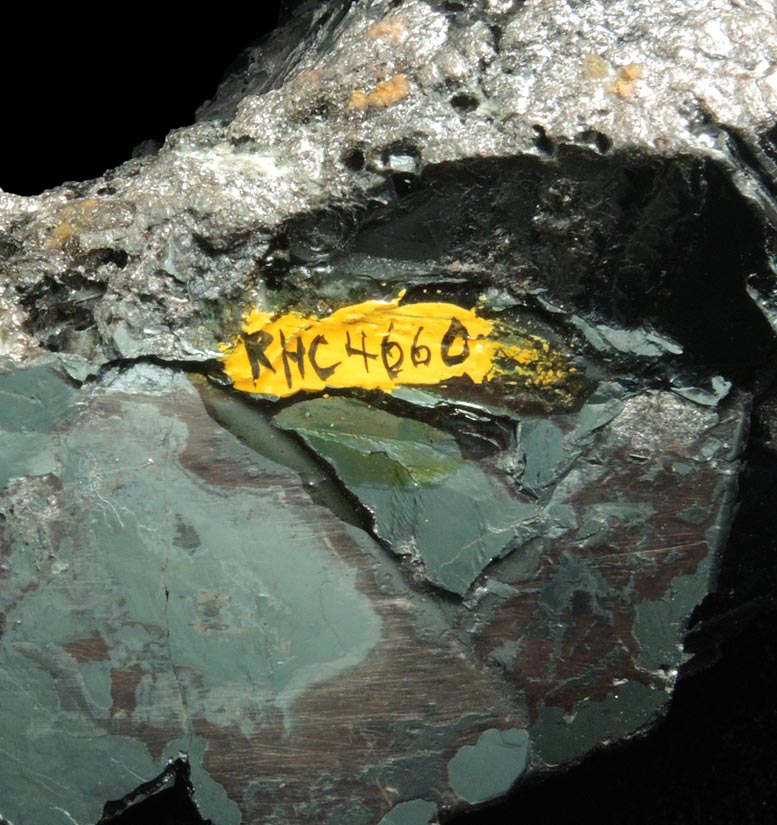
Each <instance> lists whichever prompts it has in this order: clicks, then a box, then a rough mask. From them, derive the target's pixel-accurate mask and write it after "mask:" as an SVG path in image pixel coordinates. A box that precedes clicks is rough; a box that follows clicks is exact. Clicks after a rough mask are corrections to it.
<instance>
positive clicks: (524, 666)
mask: <svg viewBox="0 0 777 825" xmlns="http://www.w3.org/2000/svg"><path fill="white" fill-rule="evenodd" d="M718 482H719V477H718V476H717V475H716V474H715V473H714V472H712V471H711V470H709V469H708V468H706V467H700V468H698V470H697V471H696V473H694V475H693V480H692V483H688V481H687V480H686V479H680V478H679V477H678V476H676V475H675V474H674V473H671V472H668V471H667V472H663V473H661V474H660V475H659V477H658V478H654V479H648V478H645V477H644V473H643V470H642V468H641V467H640V466H639V465H635V464H633V463H631V462H630V461H629V460H628V457H626V456H624V455H618V456H617V457H615V458H614V460H613V461H612V462H611V464H610V467H609V472H608V476H607V481H606V485H607V486H611V487H612V488H613V489H617V490H619V491H621V498H622V500H624V501H633V502H647V503H650V504H652V505H653V506H654V507H655V508H656V510H657V512H656V513H654V514H653V516H651V523H652V524H653V525H655V527H654V530H653V531H652V532H653V534H652V537H651V538H650V539H649V540H648V541H645V526H644V524H642V525H638V524H631V525H630V524H621V525H619V526H618V528H617V529H613V530H612V531H611V532H610V533H609V534H608V537H607V541H606V542H602V543H600V544H593V545H588V544H586V545H585V546H583V545H582V544H580V543H576V542H575V540H574V539H575V537H574V534H572V535H570V536H568V537H564V538H562V539H560V540H557V541H556V542H555V543H554V544H553V545H552V546H550V547H549V549H548V551H547V553H546V564H545V565H543V567H542V568H541V569H540V570H539V571H537V573H536V574H535V575H534V576H533V577H532V579H531V580H529V581H522V582H520V583H516V584H514V587H516V589H517V590H518V591H519V592H518V594H517V595H516V596H515V597H513V598H511V599H509V600H507V601H505V602H504V603H503V604H502V605H500V607H499V609H498V610H497V612H496V614H495V616H494V618H493V619H492V621H491V622H490V623H488V624H486V625H484V626H483V627H482V629H481V630H480V632H479V633H478V634H477V637H476V647H477V649H478V651H479V653H480V656H481V657H482V658H483V659H484V660H488V657H489V655H490V653H491V652H492V651H493V650H494V649H495V648H497V647H498V646H499V645H500V644H502V643H503V642H505V641H518V642H519V644H520V655H519V657H518V658H517V659H516V662H515V665H514V667H513V668H512V670H511V671H510V672H508V673H507V674H506V676H507V678H508V679H509V680H510V681H511V682H512V683H513V684H514V686H515V687H516V688H518V689H519V690H521V691H523V692H524V694H525V695H526V698H527V701H528V704H529V712H530V715H531V718H532V720H535V719H536V717H537V714H538V713H539V710H540V709H541V707H542V706H543V705H557V706H561V707H563V708H565V709H566V710H571V709H572V708H573V707H574V706H575V705H576V704H577V703H578V702H579V701H581V700H582V699H583V698H585V697H587V698H589V699H590V700H592V701H601V700H603V699H605V698H606V697H607V696H608V695H610V694H611V693H612V674H613V672H617V673H619V674H620V676H621V678H624V679H628V680H631V681H638V682H642V683H645V684H647V683H652V682H655V681H656V679H655V677H654V676H652V675H651V674H649V673H646V672H645V671H642V670H640V669H639V668H638V667H637V665H636V662H637V661H638V657H639V654H640V649H639V643H638V641H637V639H636V638H635V636H634V630H633V628H634V623H635V621H636V616H637V612H636V611H637V605H638V604H639V603H640V602H643V601H656V600H659V599H661V598H666V597H667V596H668V593H669V589H670V587H671V584H672V582H673V581H674V579H675V578H677V577H678V576H683V575H691V574H693V573H694V572H695V571H696V570H697V568H698V565H699V564H700V563H701V562H702V561H703V560H704V559H705V558H706V556H707V555H708V554H709V553H710V552H712V551H711V549H710V548H709V547H708V545H707V543H706V540H705V531H706V530H707V529H708V528H709V527H710V526H711V525H712V523H713V520H714V516H713V515H710V516H709V517H708V518H707V520H706V521H704V522H703V523H702V524H699V525H694V526H693V527H691V526H689V525H688V524H686V523H684V522H682V521H681V520H680V519H679V518H678V517H677V513H678V512H680V511H682V510H683V509H684V508H686V507H688V506H691V505H694V504H695V505H701V506H704V507H705V508H707V507H708V506H709V502H710V501H711V500H712V499H713V496H714V492H715V488H716V486H717V484H718ZM601 500H602V494H601V489H599V488H598V487H596V486H593V487H589V488H585V489H582V490H581V491H579V493H578V494H577V496H575V497H574V499H573V501H572V502H570V503H573V504H574V507H575V510H576V511H577V512H583V511H584V510H585V508H586V507H588V506H593V505H596V504H597V503H601ZM562 554H568V555H569V556H571V557H573V558H576V559H578V560H580V562H581V563H583V564H585V565H586V566H587V567H588V568H589V569H593V570H596V571H597V572H598V573H599V574H601V575H602V576H603V578H604V579H605V581H606V582H607V585H608V587H607V594H606V595H603V596H601V597H598V603H597V604H595V605H585V606H584V607H583V609H581V610H579V611H575V610H573V603H572V601H570V603H569V604H568V605H566V607H565V609H564V614H563V620H562V624H561V625H559V617H558V616H557V615H555V614H553V613H551V612H550V611H548V610H547V609H546V608H545V607H544V606H543V605H542V604H540V594H541V591H542V588H543V586H544V585H545V583H546V582H547V580H548V576H549V575H550V573H551V570H549V569H548V565H550V566H551V567H555V566H556V565H558V564H559V562H560V559H561V557H562ZM629 591H631V592H632V595H631V596H630V597H629V598H625V597H624V595H623V594H624V592H629Z"/></svg>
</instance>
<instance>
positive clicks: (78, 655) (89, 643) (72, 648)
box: [62, 630, 110, 663]
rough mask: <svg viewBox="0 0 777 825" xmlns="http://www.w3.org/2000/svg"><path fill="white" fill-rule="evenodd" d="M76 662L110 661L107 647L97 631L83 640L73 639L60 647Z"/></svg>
mask: <svg viewBox="0 0 777 825" xmlns="http://www.w3.org/2000/svg"><path fill="white" fill-rule="evenodd" d="M62 647H63V649H64V650H65V651H66V652H67V653H69V654H70V655H71V656H72V657H73V658H74V659H75V660H76V661H77V662H79V663H81V662H105V661H108V659H110V653H109V651H108V645H107V644H106V642H105V639H104V638H103V637H102V635H101V634H100V632H99V631H97V630H95V631H94V633H92V635H91V636H87V637H86V638H85V639H75V640H74V641H72V642H67V643H66V644H64V645H62Z"/></svg>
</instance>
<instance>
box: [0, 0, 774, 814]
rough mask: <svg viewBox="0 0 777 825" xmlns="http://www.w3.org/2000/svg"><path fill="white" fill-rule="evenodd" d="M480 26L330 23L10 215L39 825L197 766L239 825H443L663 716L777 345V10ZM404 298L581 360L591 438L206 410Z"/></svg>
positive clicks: (581, 13) (585, 422)
mask: <svg viewBox="0 0 777 825" xmlns="http://www.w3.org/2000/svg"><path fill="white" fill-rule="evenodd" d="M454 6H455V4H444V5H443V4H436V3H425V2H420V0H406V1H405V2H402V3H399V4H396V3H388V2H386V3H383V2H374V3H366V2H363V3H356V4H345V3H343V4H334V5H333V6H330V8H329V9H328V10H325V9H324V8H323V7H318V6H311V7H301V9H300V10H299V13H298V14H297V15H296V16H295V17H293V19H292V20H291V21H290V22H289V24H288V27H287V28H286V29H285V30H284V31H282V32H281V33H280V34H279V36H278V37H277V38H273V40H272V41H270V42H268V43H266V44H264V46H262V47H261V48H257V49H256V50H253V51H251V52H250V53H249V54H248V55H247V56H246V60H245V61H244V67H245V68H244V69H243V70H241V72H242V74H241V73H238V74H236V75H234V76H233V77H231V78H229V79H228V80H227V81H226V82H225V84H224V86H223V88H222V90H221V92H220V93H219V95H217V98H216V99H215V100H214V101H213V102H211V103H210V104H208V105H207V106H205V107H204V108H203V110H202V111H201V121H200V122H199V123H198V124H197V125H195V126H193V127H191V128H189V129H186V130H181V131H178V132H176V133H174V134H172V135H171V136H170V137H169V138H168V140H167V142H166V144H165V146H164V147H163V148H162V149H161V150H160V152H159V153H158V155H157V156H156V157H145V158H142V159H136V160H133V161H130V162H129V163H128V164H126V165H125V166H123V167H121V168H120V169H118V170H115V171H113V172H110V173H107V174H106V176H104V178H103V179H100V180H98V181H93V182H89V183H84V184H78V185H72V186H70V187H68V188H62V189H59V190H53V191H52V192H49V193H45V194H44V195H41V196H40V197H39V198H20V197H15V196H11V195H5V194H0V235H1V237H0V257H1V258H2V262H3V264H2V265H3V272H4V276H5V281H4V283H3V285H2V291H1V292H0V309H1V310H2V312H3V315H2V318H1V319H0V335H1V337H0V349H1V350H2V356H3V358H4V359H5V360H4V362H3V365H2V373H0V399H2V406H0V485H1V486H0V514H1V515H2V518H0V529H1V530H2V532H1V533H0V542H2V543H1V544H0V557H1V558H2V567H0V596H1V597H2V613H1V614H0V634H1V635H0V683H2V684H1V685H0V693H1V694H2V697H3V700H2V703H0V734H1V737H0V738H2V741H3V748H4V749H5V750H6V751H7V757H8V758H4V759H3V760H0V790H2V794H0V815H2V816H4V817H5V818H6V819H8V820H9V821H11V822H13V823H15V825H21V824H22V823H27V824H28V823H33V825H37V823H40V822H46V823H52V825H57V824H58V823H66V822H68V823H72V821H73V820H75V821H77V822H79V823H88V822H94V821H96V820H97V819H98V818H99V816H100V813H101V811H102V810H103V805H104V803H105V802H106V800H108V799H119V798H122V797H123V796H124V795H125V793H127V792H128V791H130V790H131V789H132V788H133V787H135V786H137V785H138V784H140V783H141V782H142V781H143V780H149V779H151V778H153V777H154V776H157V775H159V773H160V771H161V770H162V769H163V767H164V765H165V764H166V762H167V760H168V759H169V758H172V757H176V756H177V754H178V752H179V751H184V752H186V753H188V756H189V760H190V764H191V777H192V783H193V786H194V788H195V790H196V799H197V802H198V804H199V805H200V806H201V808H202V810H203V813H204V814H205V815H206V816H208V817H210V818H212V819H213V820H214V821H215V822H217V823H218V825H229V823H236V822H238V821H240V820H241V818H242V820H243V821H244V822H283V823H293V822H300V823H303V822H311V821H321V822H331V823H338V825H339V823H351V824H352V825H359V824H360V823H375V822H378V821H382V822H384V823H385V824H386V825H388V824H389V823H390V825H398V824H399V823H402V824H403V825H407V823H426V822H429V821H430V820H433V819H434V818H435V817H436V816H437V815H438V812H441V811H449V810H458V809H463V808H465V807H467V806H468V805H472V804H479V803H482V802H485V801H488V800H490V799H492V798H495V797H497V796H499V795H500V794H503V793H505V792H507V790H508V789H509V788H510V786H511V785H512V784H513V783H514V782H516V781H518V780H519V779H520V778H521V777H523V776H526V775H528V774H531V773H536V772H541V771H543V770H545V769H546V767H547V766H549V765H550V766H552V765H558V764H568V763H570V762H573V761H575V760H577V759H579V758H580V757H581V756H582V755H583V754H585V753H587V752H588V751H590V750H591V749H592V748H594V747H596V746H597V745H599V744H601V743H605V742H608V741H611V740H615V739H618V738H621V737H624V736H628V735H630V734H632V733H634V732H635V731H637V730H639V729H641V728H643V727H644V726H646V725H648V724H650V723H651V722H652V721H653V720H654V719H655V718H657V716H658V715H660V713H661V711H662V709H663V708H665V706H666V703H667V702H668V701H669V698H670V696H671V690H672V686H673V684H674V680H675V676H676V672H677V669H678V668H679V667H680V666H681V665H682V664H683V663H684V662H685V661H686V659H687V656H686V654H685V653H684V652H683V650H682V638H683V633H684V630H685V627H686V625H687V623H688V621H689V618H690V616H691V613H692V612H693V610H694V608H695V606H696V605H697V604H698V603H699V602H700V601H701V600H702V599H703V598H704V596H705V594H706V593H707V592H708V591H709V589H710V587H711V586H712V584H713V583H714V574H715V567H716V564H717V561H718V559H719V556H720V552H721V550H722V548H723V546H724V543H725V539H726V532H727V527H728V523H729V520H730V517H731V513H732V508H733V502H734V496H735V489H736V478H737V474H738V472H739V470H740V466H741V454H742V450H743V447H744V444H745V439H746V435H747V423H748V417H749V409H750V403H751V397H752V393H753V387H754V386H755V385H756V384H754V380H755V381H756V382H757V380H760V379H759V372H758V369H759V367H761V366H762V365H763V364H764V363H765V362H766V361H767V360H768V359H769V358H770V357H772V356H773V355H774V352H775V346H774V332H773V329H774V328H775V327H777V312H775V310H774V307H775V306H776V305H777V302H775V300H774V286H773V276H774V271H773V266H774V265H773V250H774V248H775V246H774V244H775V232H774V229H775V226H777V220H775V215H776V214H777V210H775V204H774V192H775V181H777V175H775V173H774V172H775V163H774V154H775V149H774V131H773V123H774V117H775V113H777V75H775V71H774V68H773V67H774V65H776V64H777V26H775V16H774V9H773V8H772V7H770V6H769V5H768V4H759V3H753V4H752V5H750V6H748V7H747V8H745V7H738V6H731V5H729V4H726V3H723V2H722V0H720V2H718V1H717V0H714V1H713V2H704V3H702V2H694V3H690V4H689V3H682V4H681V3H675V4H672V3H669V4H664V5H663V6H661V7H660V8H656V7H654V6H651V5H649V4H647V3H644V2H641V0H630V1H627V0H618V2H615V3H611V4H609V5H607V7H606V8H604V7H602V6H600V5H596V4H585V3H584V4H582V5H579V6H578V7H577V8H576V9H575V10H572V9H570V8H569V7H568V6H567V5H566V4H563V3H561V2H558V3H556V2H551V3H543V4H531V3H529V4H518V3H516V4H511V3H502V2H488V3H485V2H484V3H473V4H471V5H468V6H466V7H464V6H462V7H461V8H460V7H459V6H455V7H454ZM647 20H649V21H650V25H649V27H647V28H646V27H645V25H644V22H645V21H647ZM753 32H757V34H758V42H759V43H760V50H759V53H758V55H756V54H754V52H753V50H752V49H751V47H750V46H749V45H748V44H749V41H750V37H751V35H752V33H753ZM300 33H302V35H303V37H304V39H303V42H302V44H300V43H299V42H298V41H299V38H300ZM261 78H264V80H262V79H261ZM405 288H406V289H408V294H409V297H410V298H415V299H421V298H423V299H424V300H437V299H438V298H437V296H439V300H444V301H447V302H453V303H457V304H458V305H460V306H463V307H468V308H469V307H472V306H474V305H475V304H476V303H477V302H478V301H479V302H480V305H483V306H485V307H486V308H487V310H488V311H490V312H492V313H493V314H494V315H500V314H502V313H504V314H506V315H509V316H510V317H511V318H513V319H518V320H520V323H521V324H523V325H525V327H526V331H527V332H528V333H531V334H542V335H545V334H547V335H552V336H555V338H556V340H558V341H559V342H560V343H562V344H563V346H564V347H565V348H566V350H567V351H568V352H569V353H570V356H571V358H572V359H573V361H574V363H575V364H576V366H577V369H578V374H579V376H580V382H581V383H580V387H579V392H578V393H577V396H576V403H575V404H572V405H570V406H568V407H567V408H560V407H558V406H557V405H554V404H552V403H548V402H545V401H543V398H542V397H541V393H537V394H534V395H530V394H521V393H516V392H512V393H511V392H510V391H509V388H507V387H504V386H503V387H497V388H482V387H474V386H473V387H469V388H467V387H462V386H458V387H443V388H439V389H434V388H433V389H429V388H426V389H424V390H418V389H407V388H405V389H403V390H401V391H397V392H396V393H394V394H393V395H391V396H381V395H377V394H368V393H359V392H358V391H353V392H350V391H342V392H338V393H334V394H333V395H332V397H329V398H327V397H322V396H312V397H305V396H299V397H295V398H291V399H288V400H285V401H283V402H282V403H273V402H269V401H267V400H266V399H264V400H259V401H255V402H252V401H246V400H245V399H244V398H239V397H238V396H237V395H236V394H233V393H230V392H229V391H228V390H226V389H224V388H223V387H222V388H214V387H212V386H210V387H209V386H206V385H205V384H204V383H203V380H202V378H201V377H199V376H195V375H193V374H192V373H193V372H197V371H199V372H203V373H207V374H208V375H210V376H211V377H216V378H218V369H217V363H216V362H217V359H218V357H219V356H220V352H219V350H218V343H219V342H220V341H227V340H229V339H230V338H231V337H232V336H233V335H237V334H238V333H239V328H240V316H241V313H242V311H243V310H244V309H245V308H247V307H248V306H252V305H260V306H262V307H264V308H265V309H267V310H270V311H276V310H277V311H285V310H287V309H288V308H290V307H292V306H294V307H296V308H298V309H302V310H303V311H308V312H315V313H317V314H318V315H321V314H322V313H325V312H326V311H327V310H328V309H331V308H334V307H338V306H344V305H347V304H352V303H356V302H358V301H362V300H365V299H388V298H393V297H395V296H396V295H397V294H398V292H399V291H400V290H401V289H405ZM184 370H189V372H188V373H184ZM41 764H57V765H58V766H60V769H61V770H60V773H59V774H58V776H57V778H56V779H52V778H51V776H52V774H51V772H48V771H47V772H46V774H45V775H44V776H41V771H40V766H41Z"/></svg>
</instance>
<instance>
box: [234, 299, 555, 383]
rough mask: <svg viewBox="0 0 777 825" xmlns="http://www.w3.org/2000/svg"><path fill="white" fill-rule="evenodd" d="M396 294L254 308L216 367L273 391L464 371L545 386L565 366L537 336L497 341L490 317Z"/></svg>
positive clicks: (435, 378)
mask: <svg viewBox="0 0 777 825" xmlns="http://www.w3.org/2000/svg"><path fill="white" fill-rule="evenodd" d="M401 299H402V295H400V296H399V298H397V299H395V300H393V301H364V302H363V303H361V304H354V305H353V306H348V307H343V308H342V309H338V310H336V311H335V312H333V313H332V314H331V315H328V316H327V317H325V318H317V317H315V316H311V315H303V314H301V313H297V312H289V313H287V314H285V315H273V314H271V313H268V312H262V311H261V310H258V309H254V310H252V311H251V312H250V313H249V314H248V315H247V316H246V318H245V321H244V325H243V332H242V335H241V336H240V338H239V339H238V341H237V342H236V343H235V344H234V345H233V346H231V347H226V348H225V350H226V351H225V355H224V368H225V370H226V372H227V374H228V375H229V377H230V378H231V379H232V381H233V383H234V386H235V388H236V389H238V390H242V391H243V392H250V393H257V394H261V395H275V396H280V397H283V396H289V395H293V394H294V393H297V392H320V391H322V390H325V389H327V388H340V389H345V388H356V387H360V388H362V389H378V390H383V391H384V392H391V390H393V389H395V388H396V387H398V386H400V385H413V384H416V385H429V384H439V383H441V382H444V381H447V380H448V379H451V378H459V377H462V376H467V377H468V378H470V379H471V380H472V381H474V382H475V383H476V384H480V383H482V382H483V381H488V380H491V379H493V378H494V377H495V376H496V375H500V376H501V377H503V378H505V379H509V378H510V377H511V376H513V377H518V378H521V379H522V382H523V383H527V382H528V383H530V384H532V385H534V386H536V387H548V386H555V385H558V384H560V383H562V382H563V381H564V380H565V379H566V378H567V377H568V376H569V374H570V368H569V367H568V366H567V364H566V361H565V360H564V359H563V357H562V356H560V355H559V353H556V352H554V351H552V350H551V348H550V347H549V345H548V343H547V342H546V341H544V340H542V339H541V338H538V337H536V336H524V340H523V341H522V342H521V343H520V344H515V343H510V342H506V341H501V342H500V341H499V340H497V339H496V337H495V334H494V332H495V330H494V323H493V322H492V321H490V320H488V319H487V318H482V317H480V316H479V315H477V313H476V312H475V311H474V310H468V309H462V307H459V306H456V305H455V304H448V303H431V302H429V303H420V304H406V305H404V306H400V301H401ZM508 383H509V382H508Z"/></svg>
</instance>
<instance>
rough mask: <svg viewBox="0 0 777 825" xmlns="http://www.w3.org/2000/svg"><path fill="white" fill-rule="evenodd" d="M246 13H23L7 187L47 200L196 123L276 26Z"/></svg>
mask: <svg viewBox="0 0 777 825" xmlns="http://www.w3.org/2000/svg"><path fill="white" fill-rule="evenodd" d="M279 6H280V0H274V2H267V3H260V4H253V5H251V6H248V7H246V9H245V10H242V11H240V12H237V10H235V11H234V12H232V13H227V12H226V9H221V10H218V9H215V8H214V9H211V10H210V11H207V12H204V11H196V10H195V9H194V8H193V7H181V8H179V9H178V10H177V11H175V10H172V9H171V10H170V11H169V12H167V11H165V12H163V13H160V11H161V10H160V9H157V8H156V7H154V6H153V5H152V6H138V7H131V6H126V7H119V6H117V7H115V8H113V7H112V8H111V10H110V12H109V11H107V9H104V8H102V7H99V8H97V9H95V10H91V11H90V10H87V8H86V7H77V6H72V7H71V6H69V5H68V6H64V7H54V9H53V10H51V9H47V10H46V11H45V12H44V11H42V10H41V9H40V7H38V6H37V5H35V4H16V5H15V6H14V20H13V21H10V20H7V21H6V22H5V24H4V25H3V27H2V34H0V78H2V81H0V82H2V91H3V95H2V102H1V103H0V107H1V108H0V111H1V112H2V115H1V117H2V122H3V133H2V139H1V140H0V148H1V150H2V151H0V189H3V190H5V191H7V192H13V193H15V194H19V195H37V194H39V193H40V192H42V191H44V190H45V189H50V188H53V187H55V186H58V185H60V184H61V183H65V182H69V181H82V180H89V179H91V178H96V177H99V176H100V175H101V174H102V173H103V172H105V171H106V170H107V169H110V168H112V167H114V166H118V165H119V164H120V163H123V162H124V161H126V160H128V159H129V158H130V156H131V155H132V153H133V150H135V151H138V152H141V153H147V152H151V151H154V148H155V146H158V145H160V144H161V143H162V141H164V138H165V135H167V133H168V132H170V130H171V129H175V128H179V127H181V126H188V125H189V124H191V123H193V122H194V115H195V111H196V109H197V107H198V106H200V104H202V103H203V101H205V100H207V99H208V98H210V97H212V96H213V94H214V92H215V91H216V87H217V86H218V84H219V81H220V80H221V77H222V75H223V74H224V67H225V66H229V65H230V64H231V63H232V62H233V61H235V60H236V58H237V57H238V55H239V54H240V52H241V51H242V50H243V49H245V48H246V47H247V46H248V45H250V43H251V42H252V41H254V40H256V39H258V38H259V37H261V36H262V35H263V33H265V32H269V31H270V30H271V29H272V28H273V27H274V25H275V22H276V19H277V15H278V8H279Z"/></svg>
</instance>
